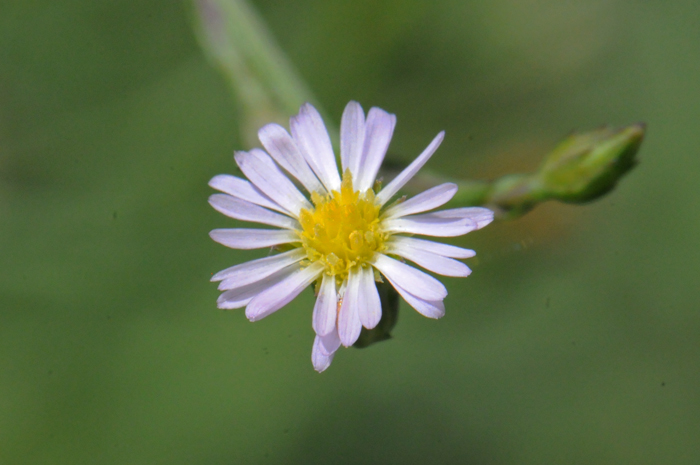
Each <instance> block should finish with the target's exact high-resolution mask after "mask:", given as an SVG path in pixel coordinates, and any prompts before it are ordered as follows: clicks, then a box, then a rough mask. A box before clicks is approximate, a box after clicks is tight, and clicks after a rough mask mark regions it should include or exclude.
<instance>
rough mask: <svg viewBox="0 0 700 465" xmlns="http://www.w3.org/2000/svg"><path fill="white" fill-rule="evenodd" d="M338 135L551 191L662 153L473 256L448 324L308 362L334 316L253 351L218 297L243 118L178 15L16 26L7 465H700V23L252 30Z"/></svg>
mask: <svg viewBox="0 0 700 465" xmlns="http://www.w3.org/2000/svg"><path fill="white" fill-rule="evenodd" d="M255 6H256V8H258V10H259V12H260V14H261V15H262V17H263V18H264V19H265V20H266V22H267V23H268V24H269V26H270V28H271V31H272V33H273V34H274V35H275V37H276V38H277V39H278V41H279V43H280V44H282V48H283V49H284V50H285V52H287V53H288V55H289V57H290V59H291V60H292V61H293V63H294V64H295V66H296V67H297V69H298V70H299V72H300V73H301V75H302V76H303V77H304V78H305V79H306V80H307V82H308V84H309V85H310V87H311V88H312V89H313V90H314V91H315V93H316V95H317V96H318V99H319V101H320V102H322V103H323V105H324V106H325V108H326V109H327V111H328V114H330V115H334V116H336V117H339V116H340V113H341V111H342V109H343V107H344V105H345V104H346V103H347V101H348V100H350V99H356V100H358V101H360V102H361V103H362V104H363V105H364V107H365V108H366V109H368V108H369V107H370V106H373V105H376V106H380V107H382V108H384V109H387V110H389V111H391V112H393V113H396V114H397V115H398V126H397V130H396V133H395V137H394V141H393V143H392V146H391V149H390V150H391V156H392V157H393V158H394V159H396V160H409V159H411V158H412V157H414V156H416V155H417V154H418V153H419V152H420V151H421V150H422V149H423V147H424V146H425V145H426V144H427V143H428V142H429V141H430V139H431V138H432V137H433V136H434V135H435V134H436V133H437V132H438V131H439V130H441V129H445V130H446V132H447V138H446V141H445V143H444V144H443V146H442V147H441V149H440V150H439V152H438V153H437V156H435V157H434V158H433V160H432V161H431V162H430V166H431V167H432V168H433V169H434V170H435V171H438V172H443V173H449V174H450V175H453V176H462V177H465V178H490V177H494V176H499V175H502V174H506V173H510V172H517V171H527V170H531V169H534V168H535V167H536V166H537V164H538V161H539V159H540V158H541V156H542V155H543V154H545V153H546V152H547V151H548V150H549V149H551V148H552V147H553V146H554V145H555V144H556V142H557V141H558V140H559V139H560V138H562V137H563V136H565V135H566V134H567V133H569V132H570V131H571V130H573V129H581V130H587V129H592V128H595V127H597V126H599V125H601V124H604V123H610V124H613V125H623V124H629V123H634V122H637V121H645V122H647V123H648V125H649V126H648V136H647V138H646V140H645V142H644V144H643V145H642V149H641V152H640V159H641V163H640V165H639V166H638V167H637V168H636V169H635V170H634V171H633V172H632V173H631V174H630V175H629V176H628V177H627V178H625V179H624V181H623V182H622V183H621V184H620V186H619V188H618V189H617V190H615V191H614V192H613V193H611V194H610V195H608V196H607V197H605V198H603V199H601V200H599V201H597V202H595V203H592V204H589V205H586V206H567V205H561V204H553V203H552V204H545V205H542V206H540V207H539V208H537V209H536V210H535V211H534V212H532V213H531V214H529V215H527V216H525V217H523V218H522V219H519V220H516V221H511V222H502V223H499V224H494V225H492V226H489V227H487V228H486V229H484V230H481V231H478V232H476V233H472V234H470V235H468V236H466V237H464V238H461V239H458V240H456V241H454V242H455V243H457V244H460V245H463V246H467V247H470V248H475V249H477V251H478V256H477V259H476V260H475V259H472V260H471V261H470V263H471V265H472V266H473V268H474V270H475V272H474V273H473V275H472V276H471V277H469V278H468V279H466V280H458V279H452V278H448V279H445V282H446V285H447V287H448V290H449V291H450V296H449V297H448V299H447V301H446V304H447V309H448V312H447V316H446V317H445V318H443V319H442V320H439V321H433V320H428V319H425V318H423V317H421V316H420V315H418V314H417V313H416V312H414V311H413V310H412V309H410V308H409V307H408V306H406V305H405V304H402V310H401V315H400V319H399V324H398V326H397V327H396V328H395V330H394V333H393V334H394V338H393V339H392V340H391V341H388V342H383V343H380V344H376V345H374V346H372V347H369V348H367V349H362V350H358V349H347V350H342V351H340V352H339V353H338V355H337V356H336V359H335V361H334V363H333V365H332V366H331V368H330V369H329V370H328V371H326V372H325V373H323V374H321V375H319V374H318V373H316V372H314V371H313V369H312V367H311V362H310V351H311V343H312V340H313V332H312V329H311V325H310V321H311V308H312V307H311V306H312V303H313V296H312V294H311V292H305V293H303V294H302V296H301V297H300V298H298V299H297V300H296V301H294V302H293V303H292V304H290V305H289V306H288V307H287V308H285V309H283V310H281V311H279V312H277V313H276V314H274V315H273V316H271V317H269V318H267V319H265V320H263V321H261V322H257V323H255V324H251V323H249V322H248V321H247V320H246V319H245V317H244V315H243V312H242V310H241V311H230V312H224V311H220V310H217V309H216V306H215V301H216V297H217V294H218V293H217V291H216V286H215V285H214V284H212V283H209V278H210V276H211V274H212V273H214V272H216V271H218V270H220V269H223V268H225V267H228V266H230V265H232V264H234V263H237V262H241V261H243V260H247V259H251V258H254V257H258V256H260V252H259V251H253V252H249V253H248V252H245V253H244V252H238V251H233V250H230V249H226V248H224V247H222V246H220V245H218V244H215V243H213V242H212V241H211V240H210V239H209V237H208V236H207V233H208V231H209V230H211V229H214V228H218V227H231V226H232V225H233V224H234V223H233V221H232V220H230V219H227V218H225V217H223V216H222V215H219V214H217V213H216V212H215V211H214V210H213V209H212V208H210V207H209V206H208V205H207V201H206V200H207V197H208V195H209V194H210V193H211V190H210V189H209V188H208V187H207V181H208V180H209V179H210V178H211V177H212V176H214V175H216V174H219V173H231V172H234V164H233V161H232V157H231V155H232V151H233V150H234V149H244V148H248V147H242V141H241V137H240V132H239V124H240V123H241V121H240V119H239V114H240V111H239V105H238V104H237V102H236V100H235V98H234V97H233V96H232V93H231V91H230V89H229V88H228V87H227V84H226V82H225V80H224V79H223V78H222V77H221V76H220V75H219V74H218V72H217V71H216V70H215V69H214V68H212V67H211V66H210V64H209V63H208V62H207V60H206V59H205V58H204V56H203V54H202V52H201V51H200V49H199V46H198V44H197V42H196V40H195V38H194V35H193V33H192V27H191V25H192V18H191V16H190V8H189V7H188V5H187V4H186V3H183V2H179V1H172V0H149V1H140V0H119V1H111V2H95V1H93V0H63V1H60V2H57V1H54V0H31V1H29V0H4V1H3V2H2V3H1V4H0V463H3V464H45V463H46V464H49V463H50V464H83V463H84V464H120V465H122V464H160V463H162V464H169V465H172V464H194V463H196V464H234V463H235V464H238V463H275V464H307V463H338V464H346V463H347V464H351V463H363V464H379V463H382V464H384V463H416V464H422V463H454V464H477V465H479V464H504V465H505V464H549V463H562V464H603V463H606V464H607V463H609V464H659V463H673V464H697V463H700V337H699V336H700V314H699V308H698V307H699V306H698V290H697V289H698V284H697V280H698V276H699V271H700V248H699V247H698V239H697V237H698V233H697V231H698V227H700V215H699V214H698V211H700V205H699V204H700V195H699V194H698V188H697V178H698V173H700V131H699V130H698V121H700V84H699V83H700V28H698V25H697V24H698V22H697V18H698V17H700V4H699V3H698V2H696V1H690V0H679V1H674V2H664V1H661V0H649V1H644V2H641V1H632V0H594V1H589V0H586V1H583V0H579V1H566V2H565V1H560V0H494V1H490V2H476V1H458V0H442V1H439V2H422V1H417V0H414V1H398V0H393V1H385V2H374V1H369V0H360V1H355V2H344V1H341V0H297V1H294V2H287V1H283V0H258V1H257V2H255Z"/></svg>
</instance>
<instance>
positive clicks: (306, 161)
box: [209, 102, 493, 372]
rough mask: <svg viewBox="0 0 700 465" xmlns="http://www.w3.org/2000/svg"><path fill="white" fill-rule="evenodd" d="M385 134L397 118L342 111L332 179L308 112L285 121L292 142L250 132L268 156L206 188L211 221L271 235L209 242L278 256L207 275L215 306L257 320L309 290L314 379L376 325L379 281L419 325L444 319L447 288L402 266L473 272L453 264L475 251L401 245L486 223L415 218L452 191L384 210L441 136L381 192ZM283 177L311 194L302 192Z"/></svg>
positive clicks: (244, 156)
mask: <svg viewBox="0 0 700 465" xmlns="http://www.w3.org/2000/svg"><path fill="white" fill-rule="evenodd" d="M395 125H396V116H394V115H392V114H389V113H387V112H386V111H384V110H382V109H380V108H372V109H371V110H370V111H369V113H368V114H367V118H366V119H365V114H364V111H363V110H362V107H361V106H360V105H359V104H358V103H357V102H350V103H348V105H347V106H346V107H345V111H344V112H343V117H342V121H341V125H340V161H341V168H342V171H341V172H339V171H338V166H337V163H336V159H335V155H334V153H333V148H332V146H331V140H330V138H329V136H328V132H327V131H326V128H325V126H324V124H323V120H322V119H321V115H320V114H319V113H318V111H316V109H315V108H314V107H313V106H311V105H310V104H308V103H307V104H305V105H304V106H302V107H301V110H300V111H299V114H298V115H297V116H294V117H292V118H291V120H290V128H291V135H290V134H289V133H288V132H287V131H286V130H285V129H284V128H283V127H282V126H279V125H277V124H268V125H267V126H264V127H263V128H262V129H260V131H259V132H258V137H259V139H260V142H261V143H262V145H263V147H265V149H266V151H263V150H261V149H252V150H250V151H249V152H236V153H235V155H234V158H235V160H236V163H237V164H238V166H239V167H240V169H241V171H242V172H243V174H245V176H246V177H247V178H248V180H245V179H241V178H238V177H235V176H230V175H218V176H215V177H214V178H213V179H212V180H211V181H210V183H209V185H210V186H211V187H213V188H214V189H217V190H219V191H221V192H224V194H214V195H212V196H211V197H210V198H209V203H210V204H211V205H212V206H213V207H214V208H215V209H216V210H218V211H219V212H221V213H223V214H224V215H226V216H229V217H231V218H235V219H238V220H242V221H251V222H255V223H261V224H264V225H269V226H274V227H276V228H278V229H215V230H213V231H211V233H210V236H211V238H212V239H214V240H215V241H216V242H218V243H220V244H223V245H225V246H227V247H231V248H234V249H261V248H267V247H275V248H276V249H277V250H279V251H280V253H277V254H276V255H271V256H268V257H265V258H260V259H258V260H253V261H249V262H246V263H242V264H240V265H236V266H233V267H231V268H227V269H225V270H223V271H220V272H219V273H216V274H215V275H214V276H213V277H212V281H221V283H220V284H219V290H221V291H224V292H223V294H221V295H220V296H219V299H218V301H217V304H218V307H219V308H223V309H233V308H242V307H246V310H245V314H246V316H247V317H248V319H249V320H251V321H257V320H260V319H262V318H264V317H266V316H268V315H270V314H272V313H273V312H275V311H277V310H279V309H280V308H282V307H283V306H285V305H286V304H288V303H289V302H290V301H292V300H293V299H294V298H295V297H296V296H297V295H299V293H301V292H302V291H303V290H304V289H305V288H306V287H308V286H309V285H311V284H312V283H314V282H315V283H316V290H317V295H318V297H317V299H316V304H315V306H314V310H313V319H312V326H313V329H314V331H315V333H316V338H315V340H314V344H313V349H312V355H311V359H312V362H313V366H314V368H315V369H316V370H317V371H319V372H321V371H323V370H325V369H326V368H328V366H329V365H330V363H331V361H332V360H333V356H334V354H335V352H336V350H337V349H338V348H339V347H340V345H341V344H342V345H344V346H345V347H349V346H351V345H353V344H354V343H355V341H356V340H357V338H358V337H359V335H360V331H361V330H362V327H363V326H364V327H365V328H368V329H371V328H374V327H375V326H376V325H377V324H378V323H379V320H380V318H381V314H382V308H381V302H380V299H379V294H378V292H377V287H376V284H375V282H377V281H381V280H382V276H383V277H384V278H386V279H387V280H388V281H389V283H390V284H391V285H392V286H393V287H394V288H395V289H396V291H397V292H398V293H399V294H400V295H401V296H402V297H403V299H404V300H405V301H406V302H407V303H408V304H409V305H410V306H412V307H413V308H415V309H416V310H417V311H418V312H419V313H421V314H423V315H425V316H427V317H429V318H440V317H442V316H443V315H444V313H445V307H444V305H443V299H445V297H446V296H447V290H446V289H445V286H443V285H442V283H440V281H438V280H437V279H435V278H433V277H432V276H430V275H428V274H426V273H424V272H423V271H419V270H418V269H416V268H414V267H412V266H409V265H407V264H406V263H404V262H403V261H402V260H401V259H406V260H410V261H411V262H413V263H416V264H417V265H420V266H421V267H423V268H425V269H427V270H429V271H432V272H434V273H437V274H441V275H444V276H461V277H464V276H468V275H469V274H470V273H471V270H470V269H469V268H468V267H467V265H465V264H464V263H461V262H459V261H457V260H455V258H459V259H462V258H469V257H473V256H474V255H475V253H474V251H473V250H468V249H463V248H460V247H455V246H452V245H447V244H441V243H437V242H432V241H428V240H424V239H416V238H414V237H410V236H412V235H414V234H415V235H425V236H440V237H448V236H460V235H463V234H466V233H468V232H470V231H473V230H475V229H479V228H481V227H483V226H486V225H487V224H489V223H490V222H491V221H492V220H493V213H492V212H491V211H490V210H488V209H486V208H479V207H471V208H457V209H452V210H443V211H438V212H432V213H425V212H427V211H429V210H433V209H435V208H437V207H440V206H442V205H444V204H445V203H446V202H448V201H449V200H450V199H451V198H452V197H453V196H454V194H455V193H456V192H457V186H456V185H455V184H453V183H445V184H441V185H439V186H436V187H433V188H432V189H428V190H427V191H425V192H423V193H421V194H419V195H416V196H414V197H412V198H410V199H408V200H405V201H403V199H400V200H399V201H397V202H394V203H392V204H389V201H390V200H391V199H392V198H393V197H394V196H395V195H396V194H397V192H398V191H399V189H401V188H402V187H403V186H404V185H405V184H406V183H407V182H408V181H409V180H410V179H411V178H412V177H413V176H414V175H415V174H416V173H417V172H418V171H419V170H420V168H421V167H422V166H423V165H424V164H425V163H426V162H427V161H428V159H430V157H431V156H432V155H433V153H434V152H435V150H436V149H437V148H438V146H439V145H440V143H441V142H442V139H443V137H444V132H441V133H440V134H438V135H437V137H435V139H433V141H432V142H431V143H430V145H428V147H427V148H426V149H425V150H424V151H423V153H421V154H420V155H419V156H418V158H416V159H415V160H414V161H413V162H412V163H411V164H410V165H409V166H408V167H406V169H404V170H403V171H402V172H401V173H400V174H399V175H398V176H396V177H395V178H394V179H393V180H392V181H391V182H390V183H389V184H387V185H386V186H385V187H384V188H383V189H381V190H379V189H378V183H377V182H376V177H377V172H378V171H379V167H380V165H381V164H382V160H383V159H384V155H385V154H386V151H387V148H388V147H389V142H390V141H391V136H392V134H393V132H394V126H395ZM285 172H286V173H285ZM341 173H342V175H341ZM287 174H289V175H291V177H292V178H293V179H294V180H295V181H297V182H298V184H300V185H301V186H303V188H304V190H306V191H307V192H308V193H309V195H308V196H305V195H304V194H302V192H301V191H300V190H299V189H298V188H297V186H296V185H295V183H294V182H292V181H291V180H290V178H289V177H288V176H287ZM375 189H376V190H378V192H376V193H375ZM392 257H398V258H399V259H397V258H392Z"/></svg>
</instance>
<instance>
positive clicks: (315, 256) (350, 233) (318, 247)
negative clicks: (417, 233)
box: [299, 170, 389, 284]
mask: <svg viewBox="0 0 700 465" xmlns="http://www.w3.org/2000/svg"><path fill="white" fill-rule="evenodd" d="M311 201H312V202H313V204H314V208H313V209H310V210H307V209H303V210H302V211H301V213H300V215H299V222H300V223H301V227H302V231H301V233H300V235H301V242H302V244H303V246H304V249H306V254H307V257H308V259H309V261H311V262H317V261H321V262H322V263H323V264H324V265H325V272H326V273H327V274H328V275H330V276H335V277H336V279H337V280H338V284H340V283H342V282H343V281H344V280H345V279H346V278H347V276H348V273H349V272H350V269H351V268H352V267H354V266H358V265H359V266H363V265H365V263H367V262H368V261H369V260H370V259H371V258H372V256H373V255H374V253H375V252H382V251H383V250H384V249H385V248H386V246H385V242H386V240H387V238H388V236H389V235H388V234H386V233H384V232H383V231H382V228H381V222H380V220H379V209H380V208H381V207H380V206H379V205H375V201H374V191H373V190H372V189H367V190H366V191H365V192H359V191H356V190H354V189H353V185H352V174H351V173H350V170H345V173H343V182H342V183H341V186H340V191H332V192H331V193H330V194H327V195H320V194H318V193H316V192H314V193H313V194H311Z"/></svg>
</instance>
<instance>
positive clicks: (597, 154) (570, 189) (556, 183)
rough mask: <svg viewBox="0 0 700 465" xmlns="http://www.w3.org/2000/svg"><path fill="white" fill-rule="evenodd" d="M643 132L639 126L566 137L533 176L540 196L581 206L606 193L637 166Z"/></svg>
mask: <svg viewBox="0 0 700 465" xmlns="http://www.w3.org/2000/svg"><path fill="white" fill-rule="evenodd" d="M645 129H646V125H645V124H643V123H639V124H633V125H631V126H627V127H623V128H618V129H614V128H608V127H603V128H600V129H597V130H594V131H591V132H586V133H582V134H572V135H571V136H569V137H567V138H566V139H564V141H562V142H561V143H560V144H559V145H558V146H557V147H556V148H555V149H554V150H553V151H552V152H551V153H550V154H549V155H548V156H547V158H546V159H545V161H544V163H543V164H542V166H541V167H540V170H539V172H538V173H536V174H535V176H534V179H535V180H536V182H537V184H539V186H538V187H539V190H540V192H541V195H542V196H543V197H545V198H550V199H557V200H560V201H562V202H569V203H583V202H588V201H591V200H594V199H596V198H598V197H600V196H602V195H604V194H606V193H608V192H609V191H610V190H612V189H613V188H614V187H615V184H617V182H618V181H619V180H620V178H622V176H624V175H625V174H626V173H627V172H628V171H629V170H630V169H632V168H633V167H634V166H635V164H636V163H637V161H636V159H635V156H636V154H637V150H638V149H639V146H640V144H641V143H642V139H643V137H644V132H645Z"/></svg>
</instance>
